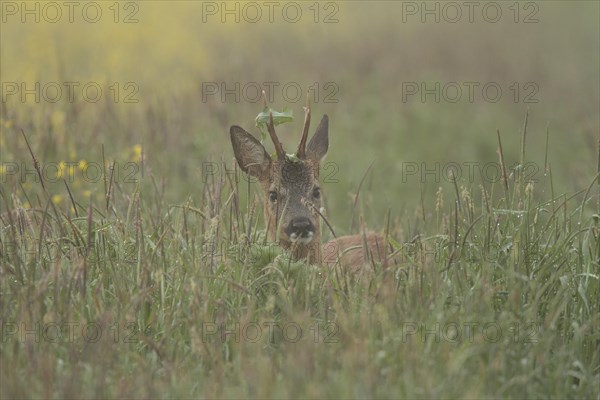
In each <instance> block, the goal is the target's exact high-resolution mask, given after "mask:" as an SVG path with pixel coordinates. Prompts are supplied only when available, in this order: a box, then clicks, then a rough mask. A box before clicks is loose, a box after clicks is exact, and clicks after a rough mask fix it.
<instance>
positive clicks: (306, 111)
mask: <svg viewBox="0 0 600 400" xmlns="http://www.w3.org/2000/svg"><path fill="white" fill-rule="evenodd" d="M309 127H310V97H309V95H306V107H304V129H303V130H302V138H301V139H300V144H299V145H298V150H297V151H296V155H297V156H298V158H306V139H307V138H308V129H309Z"/></svg>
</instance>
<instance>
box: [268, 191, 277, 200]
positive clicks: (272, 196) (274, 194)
mask: <svg viewBox="0 0 600 400" xmlns="http://www.w3.org/2000/svg"><path fill="white" fill-rule="evenodd" d="M269 201H271V203H275V202H276V201H277V192H274V191H272V190H271V191H270V192H269Z"/></svg>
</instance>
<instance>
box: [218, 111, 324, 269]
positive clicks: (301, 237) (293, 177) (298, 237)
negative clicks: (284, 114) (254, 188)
mask: <svg viewBox="0 0 600 400" xmlns="http://www.w3.org/2000/svg"><path fill="white" fill-rule="evenodd" d="M309 126H310V107H309V106H308V105H307V107H306V108H305V119H304V129H303V131H302V139H301V140H300V144H299V145H298V150H297V151H296V154H295V157H290V156H288V155H287V154H286V152H285V151H284V149H283V146H282V144H281V142H279V139H278V138H277V134H276V133H275V126H274V124H273V114H272V113H271V115H270V118H269V123H268V125H267V128H268V131H269V136H270V137H271V140H272V141H273V144H274V145H275V152H276V159H273V158H271V156H270V155H269V153H267V151H266V150H265V148H264V146H263V145H262V144H261V143H260V142H259V141H258V140H257V139H255V138H254V136H252V135H251V134H250V133H248V132H246V131H245V130H244V129H243V128H241V127H239V126H236V125H234V126H232V127H231V129H230V131H229V133H230V136H231V144H232V145H233V152H234V153H235V158H236V160H237V162H238V164H239V166H240V168H241V169H242V170H243V171H244V172H246V173H247V174H249V175H250V176H253V177H255V178H257V179H258V181H259V183H260V185H261V187H262V188H263V191H264V194H265V196H264V215H265V220H266V223H267V239H268V240H270V241H272V242H275V241H277V240H278V241H279V244H280V245H281V246H282V247H283V248H286V249H292V255H293V257H294V258H295V259H303V258H306V257H308V259H309V262H311V263H320V262H321V229H320V221H319V211H318V210H319V209H320V208H321V202H322V199H321V188H320V185H319V166H320V162H321V160H322V159H323V157H324V156H325V154H326V153H327V148H328V147H329V133H328V131H329V119H328V117H327V115H324V116H323V119H322V120H321V122H320V123H319V126H318V127H317V130H316V132H315V134H314V135H313V137H312V139H311V140H310V142H308V145H307V144H306V140H307V136H308V130H309Z"/></svg>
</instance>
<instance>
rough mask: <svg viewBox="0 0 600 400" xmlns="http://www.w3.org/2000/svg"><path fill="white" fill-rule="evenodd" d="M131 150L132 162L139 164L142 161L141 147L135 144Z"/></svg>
mask: <svg viewBox="0 0 600 400" xmlns="http://www.w3.org/2000/svg"><path fill="white" fill-rule="evenodd" d="M131 150H132V151H133V157H132V160H133V161H135V162H140V161H141V160H142V145H139V144H136V145H134V146H133V147H132V148H131Z"/></svg>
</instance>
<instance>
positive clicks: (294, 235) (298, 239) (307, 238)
mask: <svg viewBox="0 0 600 400" xmlns="http://www.w3.org/2000/svg"><path fill="white" fill-rule="evenodd" d="M313 236H314V233H313V232H308V234H307V235H306V236H304V237H299V236H298V234H297V233H292V234H291V235H290V240H291V241H292V243H298V244H309V243H310V242H312V240H313Z"/></svg>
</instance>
